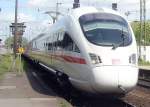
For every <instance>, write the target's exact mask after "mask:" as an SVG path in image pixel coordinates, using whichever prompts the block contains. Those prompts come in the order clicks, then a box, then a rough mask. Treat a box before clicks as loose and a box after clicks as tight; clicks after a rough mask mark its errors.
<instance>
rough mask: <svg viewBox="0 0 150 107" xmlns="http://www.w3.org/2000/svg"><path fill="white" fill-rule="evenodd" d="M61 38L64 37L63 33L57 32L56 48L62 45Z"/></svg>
mask: <svg viewBox="0 0 150 107" xmlns="http://www.w3.org/2000/svg"><path fill="white" fill-rule="evenodd" d="M63 38H64V34H63V33H59V37H58V41H57V42H58V43H57V44H58V48H59V49H60V48H62V45H63Z"/></svg>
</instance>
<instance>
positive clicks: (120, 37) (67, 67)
mask: <svg viewBox="0 0 150 107" xmlns="http://www.w3.org/2000/svg"><path fill="white" fill-rule="evenodd" d="M26 55H28V56H29V57H30V58H32V59H33V60H37V61H38V62H40V63H42V64H43V65H44V66H46V67H48V68H51V69H53V70H52V71H53V72H55V71H56V74H57V75H59V76H61V75H66V76H67V79H68V80H69V81H70V83H71V84H72V85H73V86H74V87H76V88H77V89H80V90H82V91H85V92H89V93H94V94H125V93H127V92H129V91H130V90H132V89H133V88H134V87H135V86H136V83H137V80H138V65H137V63H138V59H137V45H136V40H135V37H134V34H133V31H132V28H131V26H130V24H129V23H128V22H127V20H126V19H125V18H124V17H123V16H122V15H120V14H119V13H117V12H116V11H113V10H109V9H105V8H101V9H99V10H97V9H95V8H94V7H83V8H77V9H73V10H72V11H71V12H70V13H69V14H67V15H65V16H63V17H62V18H60V19H59V20H58V21H57V22H56V23H55V24H54V25H52V26H51V27H50V28H49V31H47V32H44V33H42V34H40V35H39V36H38V37H36V38H35V39H33V40H32V41H31V42H30V45H29V48H28V51H27V53H26Z"/></svg>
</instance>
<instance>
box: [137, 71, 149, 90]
mask: <svg viewBox="0 0 150 107" xmlns="http://www.w3.org/2000/svg"><path fill="white" fill-rule="evenodd" d="M139 71H140V72H139V80H138V85H139V86H142V87H145V88H150V70H146V69H140V70H139Z"/></svg>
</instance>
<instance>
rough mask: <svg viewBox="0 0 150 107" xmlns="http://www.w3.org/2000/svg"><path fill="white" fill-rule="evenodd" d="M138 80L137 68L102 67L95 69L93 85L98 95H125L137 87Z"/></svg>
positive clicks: (92, 79)
mask: <svg viewBox="0 0 150 107" xmlns="http://www.w3.org/2000/svg"><path fill="white" fill-rule="evenodd" d="M137 79H138V68H137V67H132V66H101V67H95V68H93V76H92V78H91V83H92V87H93V89H94V90H95V92H96V93H125V92H128V91H130V90H131V89H133V87H135V85H136V83H137Z"/></svg>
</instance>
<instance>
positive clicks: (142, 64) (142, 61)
mask: <svg viewBox="0 0 150 107" xmlns="http://www.w3.org/2000/svg"><path fill="white" fill-rule="evenodd" d="M139 65H140V66H150V62H148V61H144V60H142V59H140V60H139Z"/></svg>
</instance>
